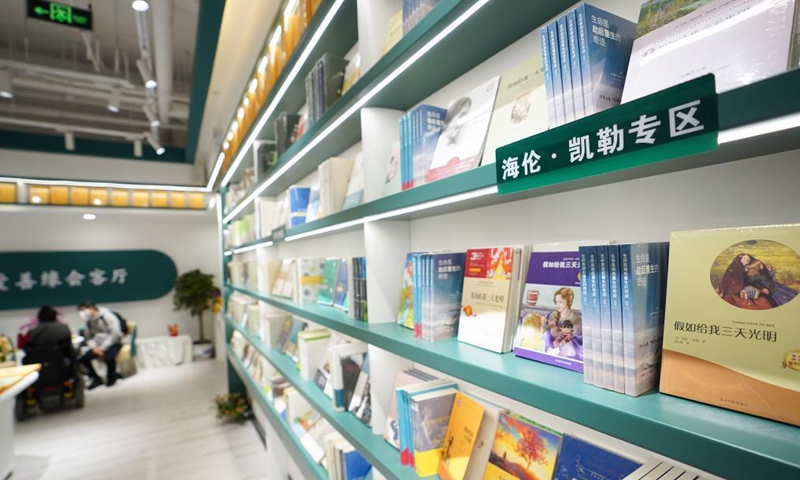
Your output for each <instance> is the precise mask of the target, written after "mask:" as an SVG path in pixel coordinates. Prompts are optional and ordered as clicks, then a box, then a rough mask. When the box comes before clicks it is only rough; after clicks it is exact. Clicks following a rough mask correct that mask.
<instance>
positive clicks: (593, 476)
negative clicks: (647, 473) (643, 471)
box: [553, 435, 642, 480]
mask: <svg viewBox="0 0 800 480" xmlns="http://www.w3.org/2000/svg"><path fill="white" fill-rule="evenodd" d="M641 465H642V464H641V463H637V462H634V461H632V460H628V459H627V458H625V457H622V456H620V455H617V454H615V453H613V452H610V451H608V450H606V449H604V448H600V447H598V446H597V445H593V444H591V443H588V442H584V441H583V440H581V439H579V438H576V437H573V436H571V435H564V438H563V439H562V440H561V450H560V451H559V453H558V461H557V462H556V469H555V475H553V480H620V479H622V478H625V477H627V476H628V475H630V474H631V473H633V472H634V471H636V470H637V469H638V468H639V467H641Z"/></svg>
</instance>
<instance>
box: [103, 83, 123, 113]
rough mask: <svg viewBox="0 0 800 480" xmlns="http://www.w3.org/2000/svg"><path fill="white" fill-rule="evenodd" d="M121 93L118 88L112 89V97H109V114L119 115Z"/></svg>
mask: <svg viewBox="0 0 800 480" xmlns="http://www.w3.org/2000/svg"><path fill="white" fill-rule="evenodd" d="M120 95H121V94H120V91H119V88H118V87H114V88H112V89H111V96H110V97H108V106H107V107H106V108H108V111H109V112H114V113H119V99H120Z"/></svg>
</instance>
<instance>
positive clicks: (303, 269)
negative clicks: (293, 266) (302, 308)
mask: <svg viewBox="0 0 800 480" xmlns="http://www.w3.org/2000/svg"><path fill="white" fill-rule="evenodd" d="M296 263H297V282H298V290H299V298H298V300H299V302H300V303H302V304H307V303H315V302H316V301H317V297H318V296H319V287H320V284H322V272H323V270H324V268H325V259H324V258H299V259H297V261H296Z"/></svg>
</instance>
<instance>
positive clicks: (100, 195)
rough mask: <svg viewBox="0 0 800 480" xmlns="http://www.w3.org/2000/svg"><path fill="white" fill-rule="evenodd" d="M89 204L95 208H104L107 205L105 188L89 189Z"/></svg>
mask: <svg viewBox="0 0 800 480" xmlns="http://www.w3.org/2000/svg"><path fill="white" fill-rule="evenodd" d="M89 203H90V204H91V205H94V206H95V207H105V206H106V205H108V190H107V189H105V188H92V189H90V190H89Z"/></svg>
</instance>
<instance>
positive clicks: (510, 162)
mask: <svg viewBox="0 0 800 480" xmlns="http://www.w3.org/2000/svg"><path fill="white" fill-rule="evenodd" d="M518 162H519V157H509V158H506V159H505V160H503V180H508V179H509V178H517V177H518V176H519V163H518Z"/></svg>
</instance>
